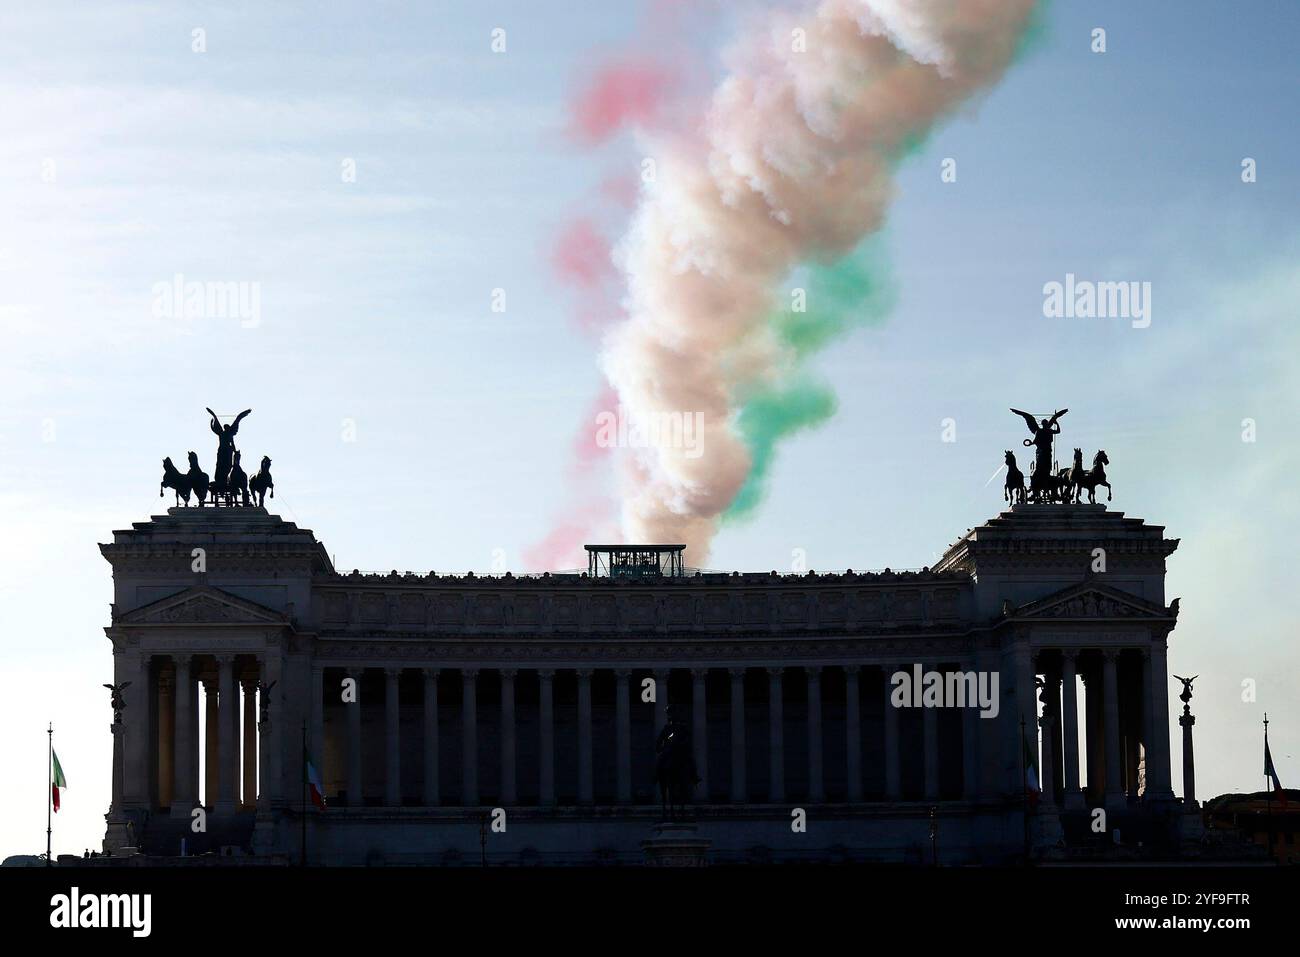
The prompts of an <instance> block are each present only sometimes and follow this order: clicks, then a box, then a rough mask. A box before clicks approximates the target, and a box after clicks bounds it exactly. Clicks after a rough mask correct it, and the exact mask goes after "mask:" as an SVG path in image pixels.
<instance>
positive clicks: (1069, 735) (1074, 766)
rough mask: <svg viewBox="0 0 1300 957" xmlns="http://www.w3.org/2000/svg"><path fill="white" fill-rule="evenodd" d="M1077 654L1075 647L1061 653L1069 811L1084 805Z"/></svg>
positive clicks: (1063, 723)
mask: <svg viewBox="0 0 1300 957" xmlns="http://www.w3.org/2000/svg"><path fill="white" fill-rule="evenodd" d="M1077 656H1078V652H1076V651H1074V650H1072V649H1067V650H1066V651H1063V652H1061V717H1062V719H1063V720H1062V735H1063V745H1064V756H1065V807H1066V810H1078V809H1080V808H1082V807H1083V792H1082V791H1080V790H1079V701H1078V689H1077V688H1076V679H1075V659H1076V658H1077Z"/></svg>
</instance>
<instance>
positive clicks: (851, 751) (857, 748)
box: [844, 665, 862, 802]
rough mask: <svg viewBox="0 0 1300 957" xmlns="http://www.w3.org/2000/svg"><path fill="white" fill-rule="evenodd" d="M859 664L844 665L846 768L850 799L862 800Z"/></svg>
mask: <svg viewBox="0 0 1300 957" xmlns="http://www.w3.org/2000/svg"><path fill="white" fill-rule="evenodd" d="M859 670H860V669H859V667H858V666H857V665H845V666H844V741H845V749H846V750H847V752H848V757H847V761H846V769H847V772H848V779H849V800H850V801H855V802H856V801H861V800H862V704H861V696H860V694H859V691H858V672H859Z"/></svg>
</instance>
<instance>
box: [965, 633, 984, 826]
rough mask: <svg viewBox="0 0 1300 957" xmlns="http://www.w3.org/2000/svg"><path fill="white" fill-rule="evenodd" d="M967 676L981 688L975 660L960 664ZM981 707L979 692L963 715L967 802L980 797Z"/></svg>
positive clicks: (968, 702) (968, 701) (968, 703)
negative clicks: (970, 676) (973, 678)
mask: <svg viewBox="0 0 1300 957" xmlns="http://www.w3.org/2000/svg"><path fill="white" fill-rule="evenodd" d="M960 668H961V670H962V671H963V672H964V673H965V674H967V675H974V676H975V684H976V688H977V689H978V687H979V668H978V667H977V666H976V664H975V661H974V660H973V659H970V658H967V659H966V660H965V661H963V662H961V664H960ZM982 720H984V719H982V718H981V717H980V706H979V699H978V691H977V694H976V699H975V700H971V699H969V698H967V700H966V707H965V708H963V709H962V713H961V796H962V798H963V799H964V800H967V801H976V800H979V797H980V791H981V788H980V759H979V753H980V721H982Z"/></svg>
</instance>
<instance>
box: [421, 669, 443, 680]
mask: <svg viewBox="0 0 1300 957" xmlns="http://www.w3.org/2000/svg"><path fill="white" fill-rule="evenodd" d="M420 671H421V672H422V673H423V674H424V677H425V678H432V679H433V680H434V681H437V680H438V675H439V674H441V673H442V669H441V668H421V669H420Z"/></svg>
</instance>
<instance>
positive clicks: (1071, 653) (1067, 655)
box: [1061, 648, 1079, 665]
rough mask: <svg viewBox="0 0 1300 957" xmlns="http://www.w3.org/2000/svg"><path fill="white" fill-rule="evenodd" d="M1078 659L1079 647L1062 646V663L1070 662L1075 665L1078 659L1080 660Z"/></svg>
mask: <svg viewBox="0 0 1300 957" xmlns="http://www.w3.org/2000/svg"><path fill="white" fill-rule="evenodd" d="M1078 660H1079V649H1078V648H1062V649H1061V663H1062V664H1065V663H1066V662H1069V664H1070V665H1074V663H1075V662H1076V661H1078Z"/></svg>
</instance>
